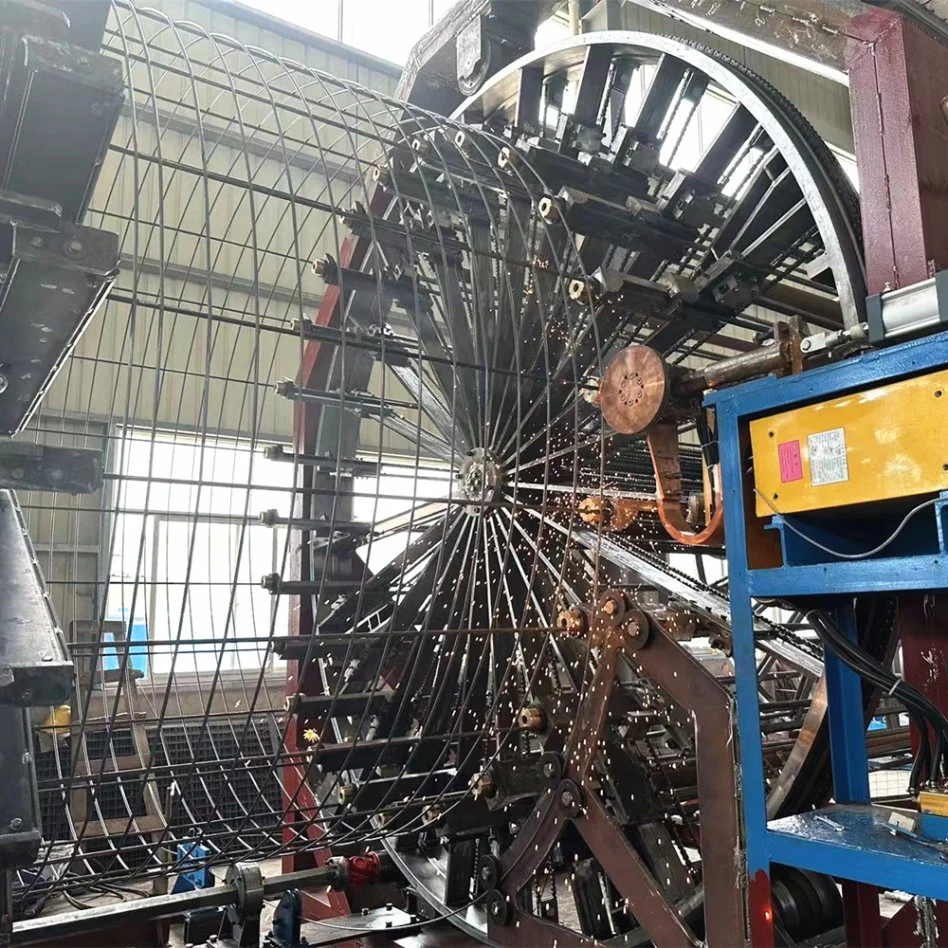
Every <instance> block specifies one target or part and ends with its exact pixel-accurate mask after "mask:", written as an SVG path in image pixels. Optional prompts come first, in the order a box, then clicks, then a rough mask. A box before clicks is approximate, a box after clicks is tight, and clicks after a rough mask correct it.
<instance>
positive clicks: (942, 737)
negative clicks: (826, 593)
mask: <svg viewBox="0 0 948 948" xmlns="http://www.w3.org/2000/svg"><path fill="white" fill-rule="evenodd" d="M807 617H808V618H809V619H810V620H811V622H812V624H813V627H814V629H816V631H817V634H818V635H819V636H820V639H821V640H822V642H823V644H824V646H825V647H826V648H829V649H830V650H831V651H832V652H833V654H835V655H836V656H837V658H839V660H840V661H842V662H843V663H844V664H846V665H847V667H849V668H851V669H852V670H853V671H855V672H856V673H857V674H858V675H859V676H860V677H861V678H864V679H865V680H867V681H869V682H870V683H871V684H873V685H875V686H876V687H878V688H881V689H882V690H883V691H885V692H886V694H889V695H893V696H894V697H896V698H897V699H898V700H899V701H901V702H902V704H903V705H904V706H905V708H906V711H907V712H908V715H909V717H910V719H911V720H912V723H913V724H915V726H916V728H917V729H918V733H919V751H918V754H917V755H916V757H915V760H914V763H913V765H912V771H911V773H910V776H909V790H910V792H911V793H912V794H913V795H915V794H917V793H918V788H919V787H920V786H921V785H922V784H924V783H926V782H929V781H933V780H939V779H945V778H946V777H948V773H946V769H945V764H946V758H945V745H946V741H948V718H946V717H945V715H944V713H943V712H942V711H941V710H940V709H939V708H937V707H936V706H935V705H934V704H933V703H932V702H931V701H930V700H929V699H928V698H927V697H925V695H923V694H922V693H921V692H920V691H919V690H918V689H917V688H914V687H913V686H912V685H910V684H908V683H907V682H905V681H903V680H902V679H901V678H899V677H898V676H897V675H895V674H894V673H893V672H892V671H890V670H889V669H887V668H885V666H883V665H882V664H881V663H880V662H878V661H877V660H876V659H875V658H873V657H872V656H871V655H870V654H869V653H868V652H866V651H865V650H864V649H862V648H861V647H860V646H859V645H858V644H857V643H855V642H854V641H852V639H850V638H849V637H848V636H846V635H845V633H844V632H843V631H842V630H841V629H840V628H839V626H838V625H836V623H835V622H834V621H833V620H832V619H831V618H830V617H829V616H828V615H827V614H826V613H824V612H821V611H819V610H815V609H814V610H812V611H810V612H809V613H807ZM929 728H931V734H929ZM931 735H934V737H935V749H934V753H932V747H931V740H930V738H931Z"/></svg>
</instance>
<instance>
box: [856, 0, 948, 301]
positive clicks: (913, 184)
mask: <svg viewBox="0 0 948 948" xmlns="http://www.w3.org/2000/svg"><path fill="white" fill-rule="evenodd" d="M849 32H850V33H851V34H852V35H853V36H854V37H855V38H854V40H853V41H852V43H851V48H850V51H849V63H848V70H849V95H850V104H851V106H852V119H853V135H854V138H855V143H856V164H857V167H858V169H859V185H860V201H861V204H862V227H863V235H864V237H863V240H864V244H865V252H866V283H867V286H868V289H869V292H870V293H880V292H882V291H883V290H885V289H888V288H892V289H895V288H897V287H901V286H910V285H911V284H913V283H918V282H919V281H920V280H926V279H928V277H930V276H932V275H933V274H934V273H935V271H936V270H942V269H944V268H945V267H948V161H946V160H945V156H946V155H948V121H946V119H945V117H944V115H943V114H942V111H941V103H942V101H943V99H944V98H945V96H946V95H948V47H946V46H944V45H943V44H942V43H940V42H939V41H938V40H936V39H934V38H933V37H931V36H929V35H928V34H927V33H923V32H922V31H921V30H920V29H919V28H918V27H916V26H914V25H913V24H911V23H909V22H907V21H905V20H903V19H902V18H901V17H899V16H897V15H895V14H892V13H889V12H886V11H883V10H873V11H871V12H868V13H866V14H865V15H864V16H860V17H857V18H856V19H855V20H854V21H853V22H852V24H851V29H850V31H849Z"/></svg>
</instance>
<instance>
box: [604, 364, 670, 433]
mask: <svg viewBox="0 0 948 948" xmlns="http://www.w3.org/2000/svg"><path fill="white" fill-rule="evenodd" d="M667 399H668V373H667V371H666V369H665V361H664V360H663V359H662V357H661V356H660V355H659V354H658V353H657V352H656V351H655V350H654V349H650V348H649V347H648V346H629V347H628V348H627V349H623V350H622V351H621V352H620V353H619V354H618V355H617V356H616V357H615V358H614V359H613V360H612V361H611V362H610V363H609V365H608V366H607V367H606V371H605V373H604V374H603V376H602V382H601V383H600V385H599V404H600V407H601V408H602V415H603V417H604V418H605V419H606V422H607V423H608V424H609V426H610V427H612V428H614V429H615V430H616V431H618V432H619V433H620V434H628V435H634V434H641V433H642V432H643V431H646V430H647V429H648V428H649V427H650V426H651V425H652V424H653V423H654V422H655V421H657V420H658V418H659V417H660V416H661V414H662V412H663V411H664V409H665V403H666V401H667Z"/></svg>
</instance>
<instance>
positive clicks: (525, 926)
mask: <svg viewBox="0 0 948 948" xmlns="http://www.w3.org/2000/svg"><path fill="white" fill-rule="evenodd" d="M581 614H582V616H583V617H584V622H583V625H584V626H585V627H586V632H587V641H588V643H589V646H590V647H594V648H598V649H599V650H600V654H599V661H598V664H597V667H596V671H595V673H594V674H593V678H592V681H591V683H590V685H589V687H588V689H587V690H586V691H585V693H584V695H583V698H582V701H581V702H580V706H579V709H578V712H577V720H576V727H575V728H574V729H573V732H572V736H571V739H570V743H569V744H568V746H567V748H566V753H565V759H564V766H563V778H562V779H561V780H560V781H559V783H558V784H556V786H555V789H553V788H548V789H547V791H546V793H545V794H544V796H543V797H542V799H541V801H540V803H539V805H538V806H537V808H536V810H535V811H534V813H533V814H532V815H531V816H530V817H529V819H528V821H527V823H526V825H525V826H524V827H523V828H522V829H521V831H520V833H518V835H517V836H516V838H515V839H514V842H513V843H512V845H511V846H510V847H509V848H508V850H507V851H506V852H505V853H504V854H503V856H502V857H501V860H500V864H499V867H498V872H499V879H500V881H499V883H498V888H497V890H496V891H497V892H499V893H503V896H504V905H505V906H506V907H503V906H501V905H499V904H497V905H496V906H494V908H495V911H496V913H497V914H496V916H494V915H492V916H491V917H492V924H491V926H490V928H489V932H490V937H491V940H493V941H496V942H497V943H498V944H511V945H514V944H516V945H525V944H551V943H552V942H553V941H554V940H556V941H558V942H559V943H560V944H563V945H574V944H575V945H579V944H596V943H597V942H595V941H594V940H592V939H587V938H579V937H578V936H576V935H575V934H574V933H568V932H566V931H565V930H563V929H560V928H559V926H556V925H552V924H551V923H549V922H546V921H543V920H541V919H538V918H536V917H534V916H532V915H529V914H527V913H525V912H523V911H521V910H520V909H518V908H516V898H517V894H518V892H519V891H520V890H521V889H522V888H523V887H524V886H525V885H527V884H528V883H529V882H530V880H531V879H532V878H533V876H534V874H535V873H536V871H537V869H538V867H539V866H540V865H541V864H542V863H543V861H544V860H545V859H546V857H547V855H548V854H549V852H550V850H551V849H552V847H553V846H554V845H555V843H556V842H557V840H558V839H559V837H560V835H561V833H562V831H563V829H564V827H565V826H566V824H567V823H569V822H572V823H573V824H574V825H575V826H576V828H577V830H578V831H579V833H580V835H581V836H582V837H583V839H584V840H585V842H586V845H587V846H588V847H589V849H590V851H591V853H592V855H593V857H594V858H595V859H596V860H597V862H598V863H599V865H600V866H601V868H602V870H603V871H604V872H605V873H606V875H607V876H608V877H609V878H610V879H611V880H612V882H613V884H614V885H615V886H616V888H617V889H618V891H619V892H620V893H621V894H622V895H623V896H624V897H625V898H626V900H627V903H628V907H629V910H630V911H631V912H632V913H633V914H634V915H635V917H636V918H637V919H638V920H639V922H640V923H641V925H642V926H643V928H644V929H645V930H646V931H647V932H648V934H649V937H650V938H651V940H652V941H653V943H654V944H656V945H659V946H664V945H668V946H675V948H677V946H681V945H695V944H698V942H697V940H696V939H695V936H694V935H693V934H692V932H691V931H690V930H689V929H688V927H687V925H686V924H685V922H684V921H683V919H682V917H681V914H680V913H679V912H678V910H677V909H676V907H675V906H674V905H673V904H671V903H670V902H669V901H668V899H667V898H666V896H665V895H664V893H663V892H662V890H661V888H660V886H659V884H658V882H657V881H656V879H655V878H654V876H653V875H652V873H651V872H650V871H649V868H648V866H647V865H646V864H645V862H644V861H643V859H642V857H641V856H640V855H639V853H638V852H637V851H636V849H635V848H634V847H633V845H632V844H631V843H630V842H629V840H628V838H627V837H626V835H625V833H624V832H623V831H622V829H621V827H620V826H619V825H618V823H617V822H616V821H615V819H614V818H613V817H612V816H611V815H610V813H609V811H608V809H607V808H606V805H605V804H604V803H603V802H602V800H601V799H600V798H599V796H598V794H597V792H596V783H595V781H594V779H593V764H594V762H595V760H596V757H597V755H598V754H599V748H600V744H601V741H602V735H603V731H604V728H605V724H606V719H607V716H608V705H609V694H610V691H611V690H612V687H613V685H614V683H615V679H616V670H617V664H618V659H619V656H620V655H621V654H623V653H625V654H626V655H627V656H629V658H630V660H632V661H633V662H634V663H635V664H636V665H638V666H639V669H640V671H641V673H643V674H645V675H647V676H649V677H650V678H652V679H653V680H654V681H655V682H656V683H657V684H658V685H659V686H660V687H662V688H663V689H664V690H665V691H666V692H667V693H668V695H669V697H670V698H671V699H672V700H673V701H674V702H675V703H676V704H678V705H679V706H680V707H681V708H683V709H684V710H685V711H686V712H689V713H690V714H691V717H692V719H693V720H694V723H695V729H696V741H695V745H696V748H697V775H698V778H697V779H698V795H699V799H700V801H701V851H702V861H703V862H704V863H705V864H706V865H709V866H716V867H719V866H727V865H730V864H733V865H734V868H735V874H737V875H739V873H740V871H741V865H740V839H739V821H738V817H739V813H738V807H739V803H738V798H737V788H736V784H735V777H734V774H735V772H736V771H735V760H734V745H733V727H732V720H731V711H732V699H731V695H730V693H729V692H728V691H727V689H726V688H724V687H723V686H722V685H721V684H720V683H719V682H718V681H717V680H716V679H715V678H714V676H713V675H712V674H711V673H710V672H709V671H708V670H707V669H706V668H705V667H704V666H703V665H702V664H701V663H700V662H699V661H697V660H696V659H695V658H694V657H693V656H692V655H691V654H690V652H688V651H687V650H686V649H684V648H683V647H682V646H681V645H680V644H678V643H677V642H676V641H674V639H673V638H672V637H670V636H669V635H668V634H667V633H666V632H665V631H664V629H663V628H662V627H661V624H660V623H658V622H656V621H655V620H654V619H653V618H651V617H650V616H648V615H647V614H646V613H644V612H642V611H641V610H640V609H639V608H637V606H636V604H635V603H634V602H633V601H632V599H631V598H630V597H629V596H628V594H627V593H626V592H625V591H624V590H621V589H610V590H607V591H606V592H605V593H604V594H603V595H602V597H601V598H600V600H599V603H598V605H597V606H596V607H595V608H593V607H588V608H586V609H584V610H582V612H581ZM577 631H579V630H578V629H577ZM594 643H595V644H594ZM734 877H735V876H734V874H731V873H727V872H716V873H708V874H707V875H706V877H705V879H704V893H705V900H706V902H707V903H708V904H712V905H714V907H715V910H714V912H711V913H707V915H706V919H705V925H706V937H707V944H708V945H710V946H728V945H735V944H742V943H743V941H744V931H745V924H744V901H743V895H742V892H741V889H740V887H738V886H735V885H734ZM493 898H494V901H495V902H496V901H497V899H498V896H497V895H495V896H494V897H493Z"/></svg>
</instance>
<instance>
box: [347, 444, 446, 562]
mask: <svg viewBox="0 0 948 948" xmlns="http://www.w3.org/2000/svg"><path fill="white" fill-rule="evenodd" d="M366 459H367V460H370V461H373V462H376V461H378V455H374V456H372V455H368V456H367V457H366ZM423 463H425V462H423ZM451 477H452V475H451V472H450V471H449V470H447V469H444V470H440V469H439V468H438V467H424V468H420V469H416V468H415V465H414V460H413V459H412V460H405V461H399V459H397V458H391V459H389V461H388V463H383V464H382V466H381V469H380V472H379V476H378V477H357V478H356V479H355V496H354V497H353V500H352V516H353V518H354V519H355V520H365V521H368V522H370V523H374V524H376V525H377V526H379V525H382V526H384V524H385V523H386V521H387V522H388V523H389V524H392V525H393V526H398V525H401V524H404V526H405V530H400V531H398V532H393V533H391V534H390V535H388V536H381V537H377V538H375V539H373V540H372V542H371V544H366V545H365V546H362V547H360V548H359V550H358V551H357V552H358V554H359V556H360V557H361V558H362V560H363V561H364V562H365V563H366V565H367V566H368V568H369V569H370V570H371V571H372V572H373V573H374V572H378V570H379V569H381V568H382V567H383V566H385V565H386V564H387V563H390V562H391V561H392V560H393V559H394V558H395V557H396V556H398V555H399V553H401V552H402V551H403V550H404V549H405V547H406V546H407V544H408V543H411V542H412V540H414V539H416V538H417V537H418V536H420V535H421V533H422V531H423V529H424V527H425V526H427V525H428V524H427V523H424V521H423V518H424V516H425V513H426V512H428V511H430V510H432V509H433V507H434V504H436V503H437V501H438V500H440V499H441V498H442V497H447V496H448V494H449V493H450V492H451ZM416 505H417V506H418V510H417V512H416V514H415V519H414V521H413V522H409V521H408V520H407V519H405V520H401V519H400V520H399V522H398V524H396V523H395V518H399V517H400V516H401V517H404V516H405V515H407V514H408V512H409V511H410V510H411V509H412V508H413V507H415V506H416ZM429 505H430V506H429ZM415 524H418V525H419V526H418V529H411V530H409V529H408V527H409V526H414V525H415Z"/></svg>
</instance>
